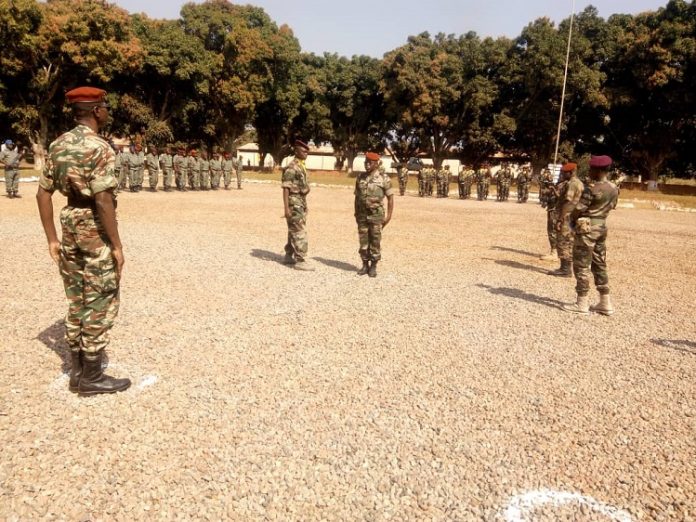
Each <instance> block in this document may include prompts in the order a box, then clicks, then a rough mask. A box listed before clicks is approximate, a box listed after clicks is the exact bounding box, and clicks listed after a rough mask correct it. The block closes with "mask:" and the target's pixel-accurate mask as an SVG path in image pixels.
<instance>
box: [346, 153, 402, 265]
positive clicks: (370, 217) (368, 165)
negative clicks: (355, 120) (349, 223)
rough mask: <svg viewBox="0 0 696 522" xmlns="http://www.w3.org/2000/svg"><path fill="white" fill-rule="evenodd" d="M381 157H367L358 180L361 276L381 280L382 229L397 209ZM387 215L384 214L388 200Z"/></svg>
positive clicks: (356, 185) (357, 211)
mask: <svg viewBox="0 0 696 522" xmlns="http://www.w3.org/2000/svg"><path fill="white" fill-rule="evenodd" d="M378 162H379V154H377V153H376V152H368V153H367V154H365V172H361V173H360V174H358V176H357V178H356V179H355V220H356V222H357V224H358V237H359V240H360V248H359V250H358V252H359V253H360V259H361V260H362V268H360V270H358V275H365V274H369V276H370V277H377V263H378V262H379V260H380V259H381V258H382V248H381V241H382V229H383V228H384V227H386V226H387V224H388V223H389V221H391V217H392V212H393V210H394V193H393V191H392V187H391V180H390V179H389V176H387V175H386V174H383V173H382V172H380V171H379V168H378ZM385 197H386V198H387V213H386V217H385V214H384V198H385Z"/></svg>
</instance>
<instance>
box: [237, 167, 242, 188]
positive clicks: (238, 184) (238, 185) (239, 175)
mask: <svg viewBox="0 0 696 522" xmlns="http://www.w3.org/2000/svg"><path fill="white" fill-rule="evenodd" d="M237 188H238V189H241V188H242V169H237Z"/></svg>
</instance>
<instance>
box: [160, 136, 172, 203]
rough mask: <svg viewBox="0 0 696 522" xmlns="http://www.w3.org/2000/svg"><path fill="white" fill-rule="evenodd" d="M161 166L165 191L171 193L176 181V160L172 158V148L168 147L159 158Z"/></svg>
mask: <svg viewBox="0 0 696 522" xmlns="http://www.w3.org/2000/svg"><path fill="white" fill-rule="evenodd" d="M157 160H158V162H159V166H160V168H161V169H162V182H163V183H164V191H165V192H171V190H172V183H173V181H174V158H173V156H172V146H171V145H167V147H166V148H165V149H164V152H163V153H162V154H160V155H159V158H157Z"/></svg>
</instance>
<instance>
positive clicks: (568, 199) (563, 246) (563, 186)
mask: <svg viewBox="0 0 696 522" xmlns="http://www.w3.org/2000/svg"><path fill="white" fill-rule="evenodd" d="M583 189H584V186H583V184H582V181H580V180H579V179H578V177H577V176H572V177H571V178H570V179H569V180H567V181H564V182H562V183H560V184H559V185H558V201H557V202H556V209H555V210H556V216H557V218H558V219H559V220H561V218H562V215H563V213H562V210H563V207H564V206H566V205H572V206H573V208H574V207H575V206H576V205H577V204H578V202H579V201H580V196H582V191H583ZM556 248H557V250H558V258H559V259H560V260H561V263H563V261H566V262H567V263H570V262H571V261H572V259H573V232H572V230H571V229H570V223H569V222H568V220H567V219H563V220H562V222H560V223H557V224H556Z"/></svg>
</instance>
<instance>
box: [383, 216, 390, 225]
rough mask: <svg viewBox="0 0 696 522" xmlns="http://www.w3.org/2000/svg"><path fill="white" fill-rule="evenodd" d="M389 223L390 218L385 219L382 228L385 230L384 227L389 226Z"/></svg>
mask: <svg viewBox="0 0 696 522" xmlns="http://www.w3.org/2000/svg"><path fill="white" fill-rule="evenodd" d="M390 221H391V218H390V217H389V218H386V219H385V220H384V223H382V228H386V226H387V225H388V224H389V222H390Z"/></svg>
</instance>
